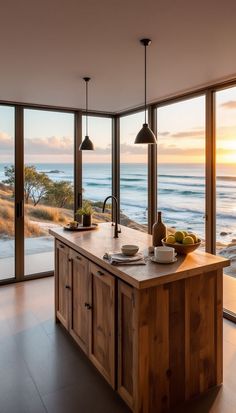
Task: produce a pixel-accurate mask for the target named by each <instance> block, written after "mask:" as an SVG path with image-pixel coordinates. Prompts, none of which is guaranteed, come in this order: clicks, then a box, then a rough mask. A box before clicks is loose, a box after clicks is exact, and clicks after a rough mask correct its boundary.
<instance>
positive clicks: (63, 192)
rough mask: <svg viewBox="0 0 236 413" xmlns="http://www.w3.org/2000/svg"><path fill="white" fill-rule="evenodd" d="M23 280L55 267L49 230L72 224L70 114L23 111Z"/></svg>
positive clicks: (72, 137)
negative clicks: (24, 276) (25, 277)
mask: <svg viewBox="0 0 236 413" xmlns="http://www.w3.org/2000/svg"><path fill="white" fill-rule="evenodd" d="M24 192H25V201H24V217H25V230H24V235H25V275H26V276H29V275H32V274H39V273H46V272H49V271H52V270H53V268H54V241H53V237H51V236H50V235H49V233H48V230H49V228H56V227H58V226H62V225H65V224H66V223H67V222H68V221H70V220H73V219H74V115H73V114H70V113H63V112H54V111H45V110H34V109H32V110H31V109H25V110H24Z"/></svg>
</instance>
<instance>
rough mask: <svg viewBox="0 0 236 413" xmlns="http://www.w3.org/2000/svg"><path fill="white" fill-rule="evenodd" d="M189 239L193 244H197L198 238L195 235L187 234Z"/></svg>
mask: <svg viewBox="0 0 236 413" xmlns="http://www.w3.org/2000/svg"><path fill="white" fill-rule="evenodd" d="M188 235H189V236H190V237H192V239H193V241H194V244H195V243H196V242H198V236H197V235H196V234H188Z"/></svg>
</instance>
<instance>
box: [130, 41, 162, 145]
mask: <svg viewBox="0 0 236 413" xmlns="http://www.w3.org/2000/svg"><path fill="white" fill-rule="evenodd" d="M140 43H141V44H142V45H143V46H144V51H145V52H144V53H145V54H144V102H145V104H144V110H145V122H144V124H143V127H142V129H140V131H139V133H138V134H137V136H136V139H135V141H134V143H138V144H139V143H146V144H150V143H151V144H154V143H157V140H156V136H155V135H154V133H153V131H152V130H151V129H150V128H149V126H148V124H147V113H146V112H147V46H149V45H150V44H151V40H150V39H141V40H140Z"/></svg>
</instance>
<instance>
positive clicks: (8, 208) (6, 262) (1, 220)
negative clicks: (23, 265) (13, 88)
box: [0, 106, 15, 281]
mask: <svg viewBox="0 0 236 413" xmlns="http://www.w3.org/2000/svg"><path fill="white" fill-rule="evenodd" d="M14 129H15V109H14V108H13V107H10V106H0V281H2V280H5V279H10V278H15V195H14V187H15V166H14V165H15V150H14V146H15V145H14V141H15V137H14V134H15V132H14Z"/></svg>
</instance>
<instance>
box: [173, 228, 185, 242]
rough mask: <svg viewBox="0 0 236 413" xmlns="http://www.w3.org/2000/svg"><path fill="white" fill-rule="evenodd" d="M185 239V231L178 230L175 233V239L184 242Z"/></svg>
mask: <svg viewBox="0 0 236 413" xmlns="http://www.w3.org/2000/svg"><path fill="white" fill-rule="evenodd" d="M183 239H184V233H183V231H176V233H175V240H176V241H177V242H180V243H182V242H183Z"/></svg>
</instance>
